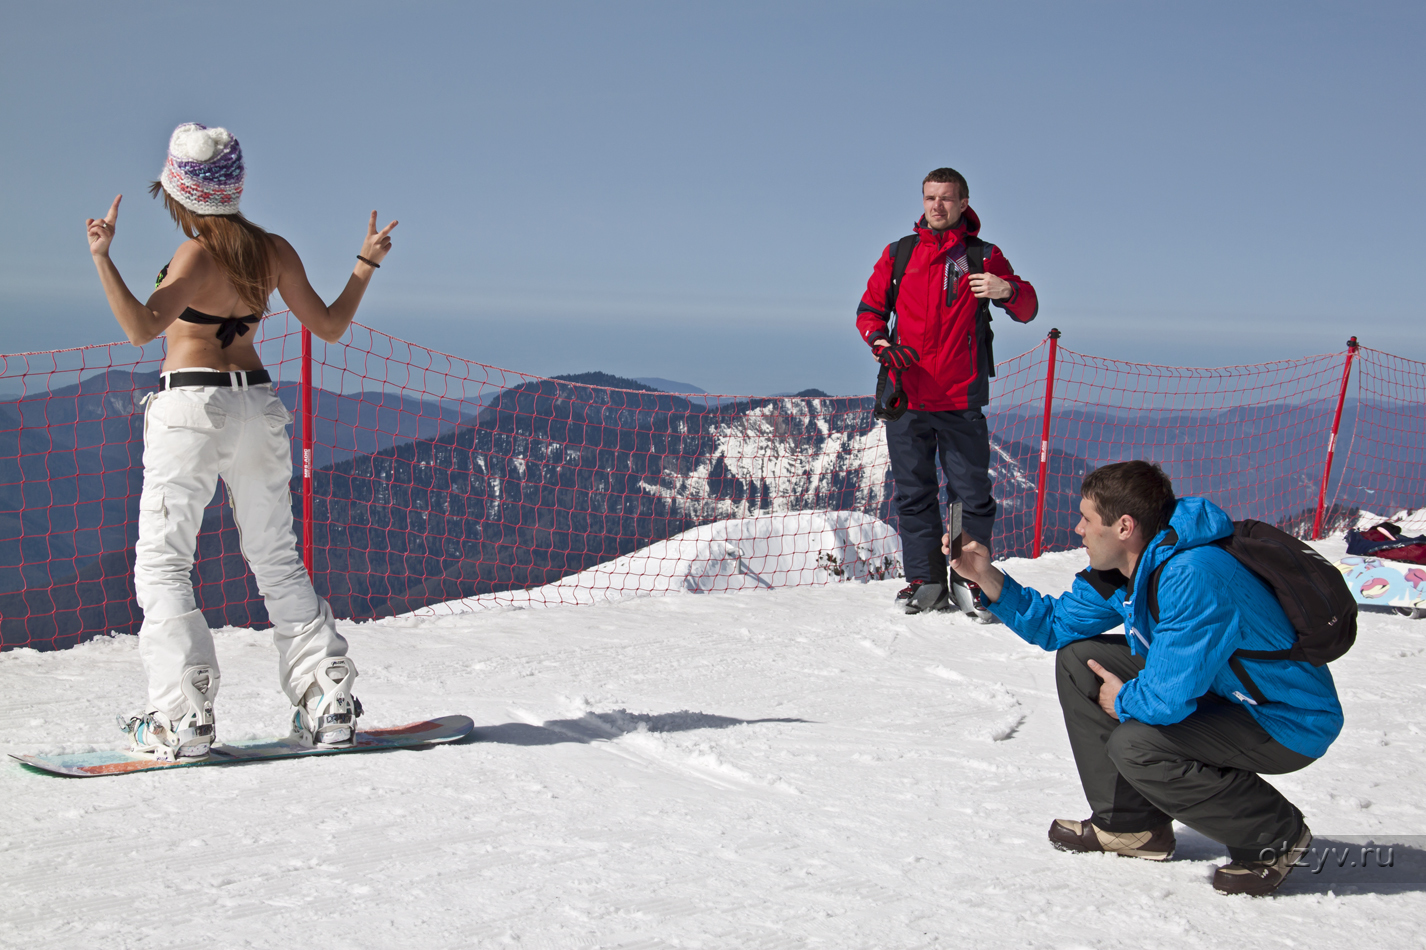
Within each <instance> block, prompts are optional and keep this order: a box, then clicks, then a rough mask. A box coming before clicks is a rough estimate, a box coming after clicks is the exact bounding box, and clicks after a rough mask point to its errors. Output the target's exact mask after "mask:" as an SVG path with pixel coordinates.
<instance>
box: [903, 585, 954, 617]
mask: <svg viewBox="0 0 1426 950" xmlns="http://www.w3.org/2000/svg"><path fill="white" fill-rule="evenodd" d="M952 609H953V607H952V604H951V595H950V592H949V591H947V590H946V586H945V585H944V584H931V583H923V584H921V586H919V587H918V588H917V589H916V593H915V594H913V595H912V597H911V599H910V600H909V601H907V603H906V612H907V613H908V614H925V613H931V612H933V611H934V612H935V613H940V614H943V613H949V612H950V611H951V610H952Z"/></svg>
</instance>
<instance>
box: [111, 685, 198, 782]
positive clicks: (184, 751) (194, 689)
mask: <svg viewBox="0 0 1426 950" xmlns="http://www.w3.org/2000/svg"><path fill="white" fill-rule="evenodd" d="M179 688H180V689H181V690H182V691H183V698H184V700H185V702H186V708H185V710H184V711H183V712H182V713H181V714H180V715H179V716H178V718H177V719H170V718H169V717H168V716H166V715H164V714H163V713H161V712H158V711H157V710H154V711H151V712H148V713H145V714H144V715H142V716H134V717H132V718H131V719H129V720H128V721H127V722H125V721H123V720H122V719H121V720H120V727H121V728H122V729H123V730H124V731H125V732H127V733H129V734H130V735H132V736H133V740H134V742H133V745H132V746H131V747H130V749H129V751H130V752H137V753H140V754H144V755H152V756H153V757H154V758H155V759H158V760H159V761H160V762H177V761H178V760H180V759H201V758H203V757H204V756H206V755H207V754H208V750H209V749H211V748H212V747H213V742H214V732H213V699H214V698H215V697H216V696H217V695H218V674H217V673H216V672H215V671H214V669H213V668H212V667H210V666H190V667H188V668H187V669H186V670H184V671H183V678H182V679H181V680H180V681H179Z"/></svg>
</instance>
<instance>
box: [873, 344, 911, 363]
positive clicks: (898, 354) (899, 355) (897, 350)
mask: <svg viewBox="0 0 1426 950" xmlns="http://www.w3.org/2000/svg"><path fill="white" fill-rule="evenodd" d="M876 358H877V360H879V361H880V362H881V365H882V366H886V367H888V368H890V369H907V368H909V367H911V366H915V365H916V364H917V363H919V362H920V361H921V354H920V353H917V352H916V351H915V350H913V349H912V348H911V347H909V346H906V345H904V344H901V343H893V344H891V345H890V346H884V347H882V349H881V352H880V353H878V354H876Z"/></svg>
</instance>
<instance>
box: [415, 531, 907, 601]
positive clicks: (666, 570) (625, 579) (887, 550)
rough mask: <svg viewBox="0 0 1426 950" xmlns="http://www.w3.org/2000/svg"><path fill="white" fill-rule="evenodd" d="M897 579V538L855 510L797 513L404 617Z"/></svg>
mask: <svg viewBox="0 0 1426 950" xmlns="http://www.w3.org/2000/svg"><path fill="white" fill-rule="evenodd" d="M900 575H901V539H900V538H899V537H897V534H896V529H894V528H892V527H891V525H889V524H887V523H886V522H884V521H881V520H879V519H877V518H873V517H872V516H871V515H868V514H864V513H862V512H857V511H800V512H794V513H787V514H774V515H763V516H760V517H756V518H735V519H732V520H729V521H718V522H714V523H713V524H707V525H702V526H700V527H697V528H693V529H691V530H689V531H685V532H683V533H682V534H677V535H674V536H673V537H671V538H669V539H668V540H666V541H659V542H658V543H656V544H651V545H649V546H648V547H646V548H641V549H640V550H638V551H635V552H634V553H632V554H626V555H624V556H623V557H619V558H615V559H614V560H612V561H605V562H604V563H603V564H597V565H595V566H594V567H591V568H587V569H586V570H583V571H580V572H579V573H578V574H571V575H570V576H569V577H566V578H563V579H561V580H558V581H556V582H554V583H553V584H546V585H544V586H543V587H535V588H531V589H530V590H514V591H501V592H499V593H495V594H481V595H479V596H477V597H466V598H462V599H460V600H452V601H446V602H445V603H440V604H431V605H429V606H426V607H422V608H421V609H419V610H415V611H412V612H411V613H409V614H406V615H405V616H410V617H432V616H448V615H450V614H453V613H466V612H468V611H471V610H480V609H485V608H490V607H547V606H553V605H557V604H596V603H608V602H611V601H617V600H625V599H627V598H630V597H648V596H651V595H654V594H670V593H677V592H680V591H686V592H688V593H694V594H702V593H709V592H712V591H737V590H748V589H752V588H775V587H798V586H805V585H809V584H813V585H815V584H832V583H837V582H841V581H852V580H855V581H866V580H882V579H885V578H888V577H899V576H900Z"/></svg>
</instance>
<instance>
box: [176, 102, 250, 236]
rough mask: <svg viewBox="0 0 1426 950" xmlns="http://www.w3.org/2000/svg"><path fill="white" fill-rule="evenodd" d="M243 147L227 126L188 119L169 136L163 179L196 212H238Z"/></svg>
mask: <svg viewBox="0 0 1426 950" xmlns="http://www.w3.org/2000/svg"><path fill="white" fill-rule="evenodd" d="M244 177H245V176H244V172H243V150H242V148H241V147H240V146H239V145H238V140H237V139H236V138H234V137H233V134H232V133H231V132H229V131H228V130H227V129H210V128H208V127H207V126H205V125H199V124H198V123H197V122H185V123H183V124H182V125H180V126H179V127H178V128H176V129H174V130H173V135H172V136H171V137H170V138H169V140H168V161H166V162H165V163H164V165H163V174H162V175H161V176H159V181H160V182H161V183H162V184H163V190H164V191H166V192H168V193H169V195H171V196H172V197H173V200H175V201H177V202H178V203H179V204H181V205H183V207H185V208H187V209H188V210H189V211H192V212H193V213H194V214H237V213H238V199H240V198H241V197H242V196H243V178H244Z"/></svg>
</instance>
